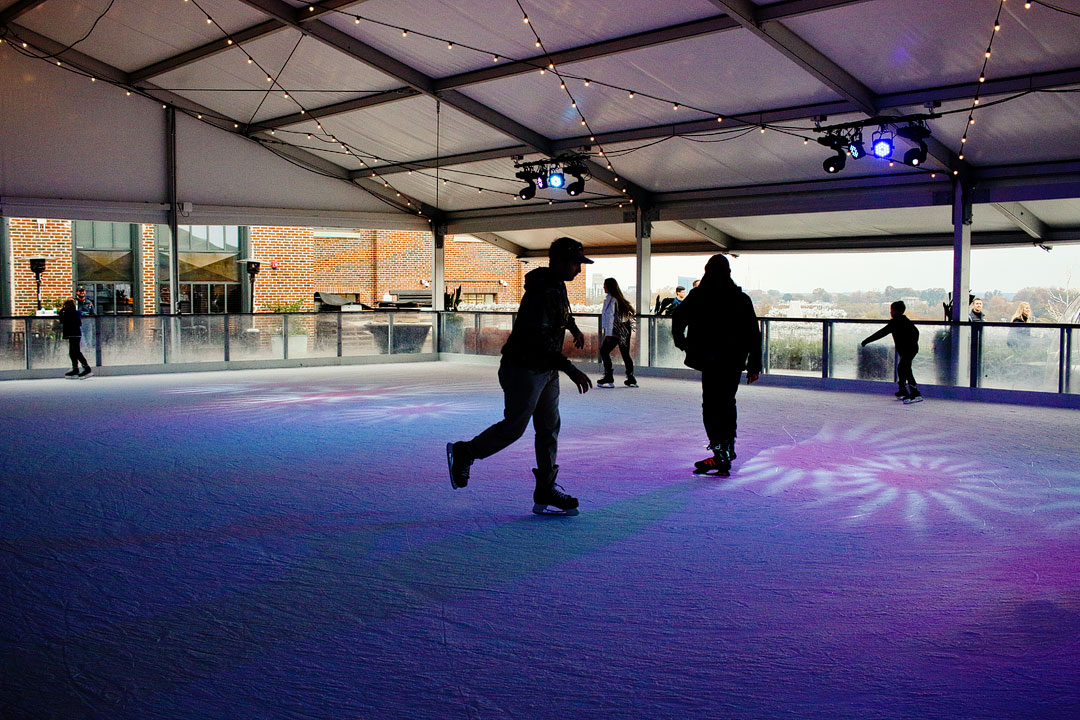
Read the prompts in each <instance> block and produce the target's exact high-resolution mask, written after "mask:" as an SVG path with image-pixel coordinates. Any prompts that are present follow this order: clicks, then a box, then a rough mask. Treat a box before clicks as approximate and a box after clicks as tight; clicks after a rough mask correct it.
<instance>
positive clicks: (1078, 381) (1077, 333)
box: [1065, 327, 1080, 394]
mask: <svg viewBox="0 0 1080 720" xmlns="http://www.w3.org/2000/svg"><path fill="white" fill-rule="evenodd" d="M1065 332H1066V333H1067V334H1066V336H1065V341H1066V342H1065V347H1067V348H1069V351H1068V354H1067V355H1066V360H1067V362H1066V365H1065V392H1067V393H1072V394H1080V327H1073V328H1067V329H1066V330H1065Z"/></svg>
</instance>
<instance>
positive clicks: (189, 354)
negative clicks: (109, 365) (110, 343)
mask: <svg viewBox="0 0 1080 720" xmlns="http://www.w3.org/2000/svg"><path fill="white" fill-rule="evenodd" d="M162 325H163V326H167V327H168V333H167V335H168V337H167V338H166V340H165V342H166V343H167V348H166V355H167V357H168V361H169V364H173V363H198V362H222V361H223V360H224V359H225V318H224V316H223V315H172V316H169V317H166V318H162ZM103 362H104V360H103Z"/></svg>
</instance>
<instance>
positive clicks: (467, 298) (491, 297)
mask: <svg viewBox="0 0 1080 720" xmlns="http://www.w3.org/2000/svg"><path fill="white" fill-rule="evenodd" d="M461 302H463V303H477V304H483V303H493V302H495V294H494V293H461Z"/></svg>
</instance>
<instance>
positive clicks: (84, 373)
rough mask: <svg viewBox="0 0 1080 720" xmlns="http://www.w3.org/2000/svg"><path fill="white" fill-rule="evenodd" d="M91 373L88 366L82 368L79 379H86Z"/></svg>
mask: <svg viewBox="0 0 1080 720" xmlns="http://www.w3.org/2000/svg"><path fill="white" fill-rule="evenodd" d="M92 372H93V370H91V369H90V366H89V365H88V366H86V367H84V368H83V369H82V372H80V373H79V377H81V378H84V377H87V376H88V375H90V373H92Z"/></svg>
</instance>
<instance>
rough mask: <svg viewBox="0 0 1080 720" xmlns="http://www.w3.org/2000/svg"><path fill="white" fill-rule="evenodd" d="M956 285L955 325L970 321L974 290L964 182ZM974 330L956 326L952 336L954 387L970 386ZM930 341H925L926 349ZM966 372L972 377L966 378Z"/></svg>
mask: <svg viewBox="0 0 1080 720" xmlns="http://www.w3.org/2000/svg"><path fill="white" fill-rule="evenodd" d="M952 210H953V212H952V221H953V282H952V310H951V312H950V315H949V320H950V321H951V322H953V323H961V322H965V321H967V319H968V294H969V293H970V288H971V186H970V185H968V184H967V183H966V182H964V181H963V180H958V181H957V182H956V183H954V185H953V207H952ZM970 333H971V330H970V328H968V327H962V326H960V325H959V324H954V325H953V327H952V332H951V333H950V337H951V339H952V342H951V347H950V355H951V360H952V363H951V369H952V371H951V373H950V377H949V381H950V384H952V385H961V384H963V385H966V384H967V383H968V382H969V381H970V362H971V340H970ZM927 346H928V344H927V342H926V341H925V340H924V341H923V348H924V349H926V348H927ZM965 373H968V376H967V377H965Z"/></svg>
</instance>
